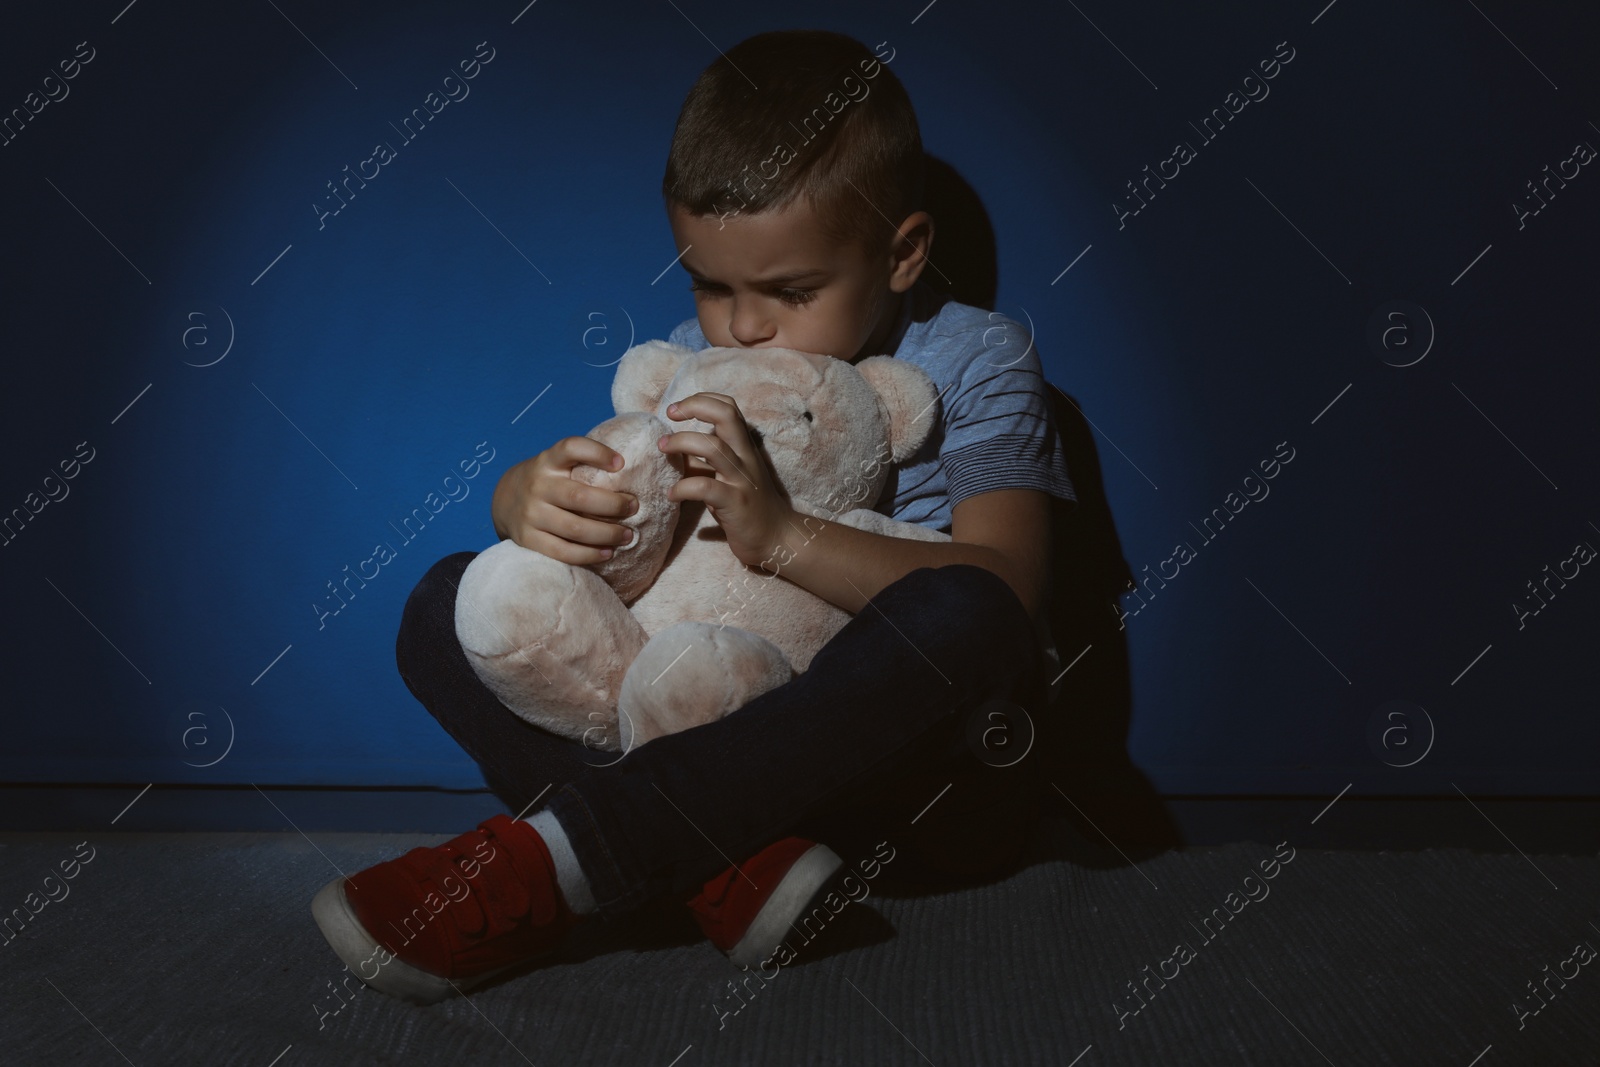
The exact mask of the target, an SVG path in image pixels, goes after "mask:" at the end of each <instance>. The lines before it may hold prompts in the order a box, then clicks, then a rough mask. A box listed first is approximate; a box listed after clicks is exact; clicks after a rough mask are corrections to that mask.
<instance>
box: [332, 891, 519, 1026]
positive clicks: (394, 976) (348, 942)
mask: <svg viewBox="0 0 1600 1067" xmlns="http://www.w3.org/2000/svg"><path fill="white" fill-rule="evenodd" d="M311 917H312V918H314V919H315V920H316V921H317V928H318V929H320V930H321V931H322V936H323V937H324V938H326V939H327V941H328V945H329V946H330V947H331V948H332V949H333V951H334V953H335V954H336V955H337V956H338V957H339V958H340V959H341V960H343V961H344V964H345V966H346V967H349V968H350V973H351V974H354V975H355V976H356V977H357V978H359V979H361V980H362V981H363V982H365V983H366V984H367V985H369V986H371V987H372V988H373V989H376V990H378V991H379V992H380V993H387V994H389V995H390V996H391V997H398V998H400V999H401V1000H409V1001H411V1002H412V1003H414V1004H437V1003H438V1002H439V1001H441V1000H447V999H448V998H450V997H453V996H455V995H456V994H457V993H465V992H466V991H467V990H469V989H472V988H473V987H475V986H478V985H481V984H483V983H484V982H487V981H488V980H489V979H491V978H493V977H494V976H495V975H497V974H499V973H501V972H502V971H507V970H510V969H511V968H512V967H515V966H517V964H516V963H511V964H507V965H506V966H504V967H500V968H497V969H495V970H493V971H489V972H487V973H485V974H478V975H473V976H472V977H471V978H459V979H455V980H451V979H449V978H445V977H443V976H442V975H437V974H433V973H432V972H430V971H424V970H423V969H422V968H420V967H416V966H413V965H412V964H409V963H407V962H406V961H405V960H402V959H400V958H399V957H398V956H394V955H392V954H391V953H390V952H389V950H388V949H386V948H384V947H383V946H381V945H379V944H378V942H377V941H376V940H375V939H374V938H373V936H372V935H371V934H369V933H368V932H367V928H366V927H365V926H362V925H361V920H360V919H358V918H356V913H355V912H354V911H353V910H351V908H350V901H349V899H348V898H347V897H346V896H345V892H344V879H343V878H335V879H334V880H333V881H331V882H329V883H328V884H327V885H325V886H323V887H322V888H321V889H319V890H317V895H316V896H315V897H313V898H312V899H311ZM381 956H389V957H390V958H389V960H388V962H386V963H384V962H381V959H380V957H381ZM519 962H520V961H519ZM373 968H377V974H375V975H373V976H372V977H370V978H369V977H367V975H368V973H370V972H371V971H372V970H373Z"/></svg>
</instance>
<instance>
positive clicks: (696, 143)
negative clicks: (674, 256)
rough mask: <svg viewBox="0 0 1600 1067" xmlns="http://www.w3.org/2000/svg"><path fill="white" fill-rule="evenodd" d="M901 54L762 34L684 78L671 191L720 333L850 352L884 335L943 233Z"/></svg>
mask: <svg viewBox="0 0 1600 1067" xmlns="http://www.w3.org/2000/svg"><path fill="white" fill-rule="evenodd" d="M884 47H885V46H883V45H880V46H879V48H880V49H882V48H884ZM893 58H894V56H893V52H892V51H891V52H889V53H888V55H887V58H885V56H884V54H883V53H882V52H880V53H878V54H876V55H875V54H874V53H873V52H871V51H869V50H868V49H867V48H866V46H864V45H863V44H861V43H860V42H859V41H856V40H854V39H852V38H850V37H846V36H844V35H842V34H837V33H828V32H825V31H820V30H783V31H776V32H772V33H763V34H758V35H756V36H754V37H751V38H748V39H747V40H745V41H742V42H740V43H739V44H738V45H736V46H734V47H733V48H732V49H730V50H729V51H728V52H727V53H726V55H725V57H724V58H722V59H718V60H717V61H716V62H714V63H712V64H711V65H710V66H709V67H707V68H706V69H705V71H704V72H703V73H701V75H700V77H699V79H698V80H697V81H696V82H695V84H694V87H693V88H692V89H690V90H689V95H688V98H687V99H686V100H685V101H684V104H683V109H682V111H681V112H679V115H678V125H677V128H676V130H675V131H674V133H673V137H672V149H671V151H670V152H669V154H668V156H667V169H666V175H665V177H664V178H663V180H662V186H661V190H662V195H663V198H664V199H665V201H666V207H667V214H668V219H669V221H670V223H671V226H672V233H673V237H674V239H675V240H676V242H677V245H678V248H679V249H680V251H681V253H682V255H681V257H680V259H679V262H680V263H681V264H682V265H683V267H684V268H685V269H686V270H687V271H688V272H689V275H690V277H691V279H693V282H694V286H693V287H694V289H695V304H696V311H697V313H698V316H699V319H700V328H701V330H702V331H704V333H705V335H706V340H707V341H709V342H710V343H711V344H713V345H718V346H724V347H731V348H740V347H748V348H762V347H765V348H793V349H798V350H800V351H803V352H815V353H822V354H825V355H830V356H835V357H837V358H839V359H843V360H846V361H848V362H852V363H853V362H855V361H856V360H857V359H858V358H861V357H864V356H867V355H872V354H875V353H876V352H877V351H878V350H879V346H881V345H883V344H884V342H885V341H886V340H887V337H888V334H889V333H890V332H891V330H892V329H893V326H894V323H895V318H896V316H897V314H898V312H899V308H900V294H902V293H904V292H905V291H906V290H907V289H909V288H910V287H911V285H912V284H913V283H914V282H915V281H916V280H917V277H918V276H919V275H920V274H921V272H922V268H923V265H924V264H925V263H926V262H927V259H926V256H927V253H928V249H929V247H930V246H931V245H932V242H933V220H932V218H931V217H930V216H929V215H928V214H927V213H926V212H925V211H922V210H921V207H922V195H923V181H924V179H923V155H922V138H921V135H920V133H919V132H918V129H917V116H916V112H915V111H913V110H912V107H911V101H910V99H909V98H908V97H907V96H906V92H905V89H904V88H903V87H902V86H901V85H900V82H899V80H898V79H897V78H896V77H895V76H894V74H892V73H891V72H890V71H889V69H888V67H887V66H885V65H884V64H885V63H886V62H887V61H888V60H891V59H893ZM802 272H804V273H802Z"/></svg>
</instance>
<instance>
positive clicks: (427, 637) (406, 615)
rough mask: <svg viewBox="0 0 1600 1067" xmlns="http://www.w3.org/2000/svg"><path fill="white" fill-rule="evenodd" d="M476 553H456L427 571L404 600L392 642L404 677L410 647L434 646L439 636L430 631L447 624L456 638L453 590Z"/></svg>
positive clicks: (454, 596) (410, 650)
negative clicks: (424, 644)
mask: <svg viewBox="0 0 1600 1067" xmlns="http://www.w3.org/2000/svg"><path fill="white" fill-rule="evenodd" d="M476 555H477V553H476V552H455V553H452V554H451V555H448V556H445V557H444V558H443V559H441V560H439V561H438V562H436V563H435V564H434V565H433V566H431V567H429V568H428V570H427V573H425V574H424V575H423V576H422V578H421V579H420V580H419V581H418V582H417V584H416V586H415V587H414V588H413V589H412V590H411V594H410V595H409V596H408V597H406V603H405V607H404V608H403V609H401V612H400V632H399V635H398V636H397V637H396V640H395V658H396V660H397V661H398V662H399V664H400V668H401V673H402V674H403V673H405V665H406V660H407V658H408V657H409V656H410V655H412V653H413V646H412V643H413V642H414V641H417V640H421V641H423V642H425V643H427V644H433V643H434V642H437V641H439V640H440V639H441V635H439V634H437V633H431V632H430V630H432V629H436V628H438V627H442V626H444V625H445V623H446V622H449V623H450V627H449V629H450V636H451V637H454V636H455V604H456V588H457V587H458V586H460V584H461V574H462V572H463V571H465V570H466V569H467V564H469V563H471V562H472V560H473V557H475V556H476Z"/></svg>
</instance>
